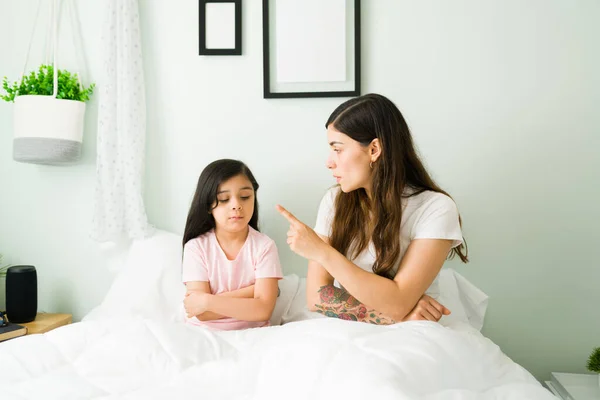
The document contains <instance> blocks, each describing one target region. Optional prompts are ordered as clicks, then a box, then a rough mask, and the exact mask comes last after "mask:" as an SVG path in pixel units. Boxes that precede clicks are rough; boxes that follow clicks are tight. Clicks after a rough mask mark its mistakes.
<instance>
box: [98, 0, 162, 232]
mask: <svg viewBox="0 0 600 400" xmlns="http://www.w3.org/2000/svg"><path fill="white" fill-rule="evenodd" d="M105 4H106V8H105V18H104V26H103V29H102V44H103V53H104V56H103V57H104V58H103V68H102V76H101V79H99V80H98V82H99V85H98V89H99V92H98V93H99V110H98V141H97V152H98V153H97V156H96V194H95V207H94V218H93V223H92V232H91V236H92V238H93V239H95V240H97V241H101V242H107V241H111V242H114V241H117V240H119V239H123V238H130V239H138V238H142V237H146V236H148V235H150V234H151V233H152V227H151V226H150V225H149V224H148V219H147V217H146V211H145V208H144V200H143V196H142V193H143V180H144V159H145V154H144V151H145V141H146V98H145V92H144V73H143V68H142V49H141V40H140V27H139V12H138V1H137V0H106V1H105Z"/></svg>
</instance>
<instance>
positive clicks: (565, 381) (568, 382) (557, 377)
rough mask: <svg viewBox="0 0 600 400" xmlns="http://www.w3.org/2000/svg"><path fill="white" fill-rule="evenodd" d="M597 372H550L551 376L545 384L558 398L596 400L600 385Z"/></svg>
mask: <svg viewBox="0 0 600 400" xmlns="http://www.w3.org/2000/svg"><path fill="white" fill-rule="evenodd" d="M598 379H599V378H598V374H566V373H559V372H552V378H551V380H549V381H546V386H548V388H549V389H550V390H551V391H552V393H554V394H555V395H556V396H557V397H558V398H559V399H563V400H567V399H569V400H598V399H600V386H599V385H598Z"/></svg>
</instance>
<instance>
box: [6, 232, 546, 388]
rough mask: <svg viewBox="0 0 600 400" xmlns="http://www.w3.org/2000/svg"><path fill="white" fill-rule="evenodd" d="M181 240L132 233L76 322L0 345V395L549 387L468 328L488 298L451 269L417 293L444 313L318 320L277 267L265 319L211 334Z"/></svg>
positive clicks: (294, 279)
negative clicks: (196, 303) (200, 314)
mask: <svg viewBox="0 0 600 400" xmlns="http://www.w3.org/2000/svg"><path fill="white" fill-rule="evenodd" d="M180 244H181V237H180V236H178V235H174V234H171V233H168V232H158V233H156V234H155V235H154V236H152V237H151V238H149V239H146V240H141V241H136V242H135V243H134V244H133V245H132V246H131V249H130V250H129V252H128V253H127V256H126V257H125V259H124V260H123V263H122V267H121V268H120V271H119V273H118V275H117V276H116V278H115V281H114V283H113V284H112V286H111V288H110V290H109V292H108V293H107V295H106V297H105V299H104V300H103V302H102V303H101V304H100V305H99V306H98V307H96V308H95V309H94V310H92V311H91V312H90V313H89V314H88V315H87V316H86V317H85V318H84V319H83V320H82V321H81V322H78V323H74V324H71V325H67V326H64V327H61V328H58V329H55V330H53V331H50V332H48V333H46V334H42V335H28V336H24V337H20V338H16V339H12V340H9V341H6V342H3V343H1V344H0V398H1V399H3V400H8V399H42V398H43V399H165V398H169V399H176V398H190V397H191V398H200V399H330V398H333V397H335V398H342V399H367V398H377V399H554V398H555V397H554V396H553V395H552V394H551V393H550V392H549V391H548V390H546V389H545V388H543V387H542V386H541V385H540V383H539V382H537V381H536V380H535V379H534V378H533V376H532V375H531V374H530V373H529V372H527V371H526V370H525V369H524V368H522V367H521V366H519V365H518V364H516V363H514V362H513V361H512V360H511V359H510V358H508V357H507V356H506V355H505V354H504V353H503V352H502V351H501V349H500V348H499V347H498V346H497V345H495V344H494V343H493V342H492V341H491V340H489V339H488V338H486V337H485V336H484V335H482V334H481V332H480V329H481V327H482V325H483V318H484V315H485V308H486V306H487V296H486V295H485V294H484V293H483V292H481V291H480V290H479V289H477V288H476V287H474V286H473V285H471V284H470V283H469V282H468V281H467V280H466V279H465V278H464V277H462V276H461V275H460V274H458V273H456V271H453V270H451V269H444V270H442V272H441V273H440V275H439V276H438V278H436V281H435V282H434V284H433V285H432V287H431V288H430V290H429V291H428V293H430V294H431V295H432V296H435V297H437V298H438V299H439V300H440V301H441V302H443V303H444V304H447V305H448V307H449V308H450V309H451V310H452V311H453V312H452V314H451V315H450V316H445V317H444V318H443V319H442V321H440V323H432V322H426V321H417V322H406V323H401V324H396V325H392V326H375V325H368V324H364V323H357V322H351V321H342V320H336V319H331V318H325V317H322V316H320V315H319V314H315V313H311V312H309V311H307V310H306V307H305V304H304V303H305V295H304V287H305V282H304V279H301V278H299V277H298V276H296V275H286V276H285V278H284V279H282V280H281V281H280V289H281V295H280V297H279V299H278V302H277V305H276V308H275V311H274V313H273V317H272V319H271V323H272V326H270V327H268V328H258V329H249V330H244V331H231V332H217V331H211V330H209V329H205V328H201V327H194V326H189V325H186V324H184V323H183V322H182V321H183V310H182V308H181V301H180V299H181V298H182V296H183V291H184V289H183V286H182V285H181V283H180V279H179V274H180V269H179V262H180V260H181V245H180Z"/></svg>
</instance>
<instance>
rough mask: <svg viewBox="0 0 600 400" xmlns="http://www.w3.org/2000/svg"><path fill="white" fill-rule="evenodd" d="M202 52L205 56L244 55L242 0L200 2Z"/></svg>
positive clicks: (201, 0) (206, 0)
mask: <svg viewBox="0 0 600 400" xmlns="http://www.w3.org/2000/svg"><path fill="white" fill-rule="evenodd" d="M198 11H199V12H198V14H199V19H198V21H199V24H198V26H199V29H198V31H199V37H200V42H199V44H200V51H199V54H200V55H203V56H239V55H241V54H242V0H199V4H198Z"/></svg>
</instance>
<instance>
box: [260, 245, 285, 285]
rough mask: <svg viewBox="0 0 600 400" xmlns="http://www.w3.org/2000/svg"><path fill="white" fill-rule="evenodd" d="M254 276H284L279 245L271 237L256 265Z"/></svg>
mask: <svg viewBox="0 0 600 400" xmlns="http://www.w3.org/2000/svg"><path fill="white" fill-rule="evenodd" d="M254 278H255V279H261V278H279V279H281V278H283V273H282V272H281V263H280V262H279V253H278V252H277V246H276V245H275V242H274V241H273V240H271V239H269V242H268V244H267V245H266V246H265V248H264V250H263V251H262V253H261V255H260V256H259V258H258V262H257V263H256V266H255V267H254Z"/></svg>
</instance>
